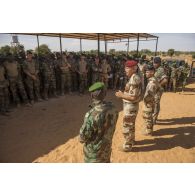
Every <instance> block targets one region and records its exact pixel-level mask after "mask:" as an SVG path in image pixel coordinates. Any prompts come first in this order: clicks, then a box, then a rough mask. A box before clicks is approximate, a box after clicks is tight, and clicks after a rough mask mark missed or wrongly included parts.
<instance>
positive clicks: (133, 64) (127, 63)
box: [125, 60, 138, 68]
mask: <svg viewBox="0 0 195 195" xmlns="http://www.w3.org/2000/svg"><path fill="white" fill-rule="evenodd" d="M137 64H138V63H137V61H135V60H127V61H126V63H125V67H129V68H131V67H133V66H136V65H137Z"/></svg>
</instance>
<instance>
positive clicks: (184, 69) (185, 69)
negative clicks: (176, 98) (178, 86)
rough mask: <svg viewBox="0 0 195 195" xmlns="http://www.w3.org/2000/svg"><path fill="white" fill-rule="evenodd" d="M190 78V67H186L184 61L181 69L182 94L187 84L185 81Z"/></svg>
mask: <svg viewBox="0 0 195 195" xmlns="http://www.w3.org/2000/svg"><path fill="white" fill-rule="evenodd" d="M189 76H190V67H189V66H188V63H187V60H185V64H184V65H183V67H182V92H184V90H185V86H186V84H187V79H188V77H189Z"/></svg>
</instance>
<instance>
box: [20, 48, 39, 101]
mask: <svg viewBox="0 0 195 195" xmlns="http://www.w3.org/2000/svg"><path fill="white" fill-rule="evenodd" d="M23 70H24V73H25V75H26V79H25V82H26V85H27V87H28V92H29V96H30V100H31V104H33V103H34V100H35V97H34V92H35V96H36V98H37V99H38V101H42V99H41V96H40V81H39V75H38V74H39V65H38V63H36V62H35V60H34V59H33V55H32V52H31V51H27V59H26V60H25V61H24V64H23Z"/></svg>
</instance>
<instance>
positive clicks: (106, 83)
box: [101, 74, 108, 89]
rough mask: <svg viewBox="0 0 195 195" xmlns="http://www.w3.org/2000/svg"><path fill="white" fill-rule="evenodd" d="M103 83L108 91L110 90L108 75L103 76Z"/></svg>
mask: <svg viewBox="0 0 195 195" xmlns="http://www.w3.org/2000/svg"><path fill="white" fill-rule="evenodd" d="M101 82H103V83H104V84H105V86H106V89H107V88H108V74H102V75H101Z"/></svg>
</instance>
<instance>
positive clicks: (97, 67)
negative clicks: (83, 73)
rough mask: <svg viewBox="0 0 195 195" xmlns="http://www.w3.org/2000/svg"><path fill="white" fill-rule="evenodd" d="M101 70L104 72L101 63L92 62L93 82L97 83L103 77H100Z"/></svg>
mask: <svg viewBox="0 0 195 195" xmlns="http://www.w3.org/2000/svg"><path fill="white" fill-rule="evenodd" d="M101 72H102V69H101V67H100V64H96V63H93V64H92V83H95V82H97V81H100V80H101V77H100V73H101Z"/></svg>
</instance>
